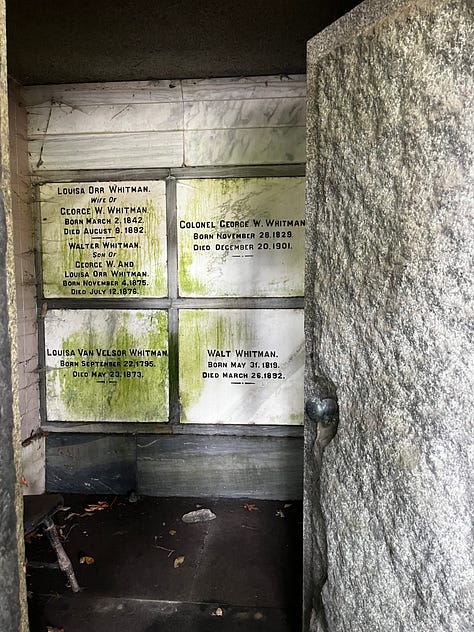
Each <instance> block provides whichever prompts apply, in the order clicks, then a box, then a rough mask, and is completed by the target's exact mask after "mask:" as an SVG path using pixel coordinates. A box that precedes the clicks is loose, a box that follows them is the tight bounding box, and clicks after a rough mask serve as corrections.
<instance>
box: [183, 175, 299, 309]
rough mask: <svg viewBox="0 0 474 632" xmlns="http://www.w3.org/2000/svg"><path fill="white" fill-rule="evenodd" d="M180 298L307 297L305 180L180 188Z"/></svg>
mask: <svg viewBox="0 0 474 632" xmlns="http://www.w3.org/2000/svg"><path fill="white" fill-rule="evenodd" d="M177 208H178V258H179V293H180V295H181V296H189V297H191V296H193V297H199V296H209V297H211V296H215V297H218V296H222V297H226V296H236V297H237V296H244V297H245V296H249V297H259V296H302V295H303V269H304V225H305V219H304V178H229V179H224V178H222V179H211V180H186V181H180V182H178V183H177Z"/></svg>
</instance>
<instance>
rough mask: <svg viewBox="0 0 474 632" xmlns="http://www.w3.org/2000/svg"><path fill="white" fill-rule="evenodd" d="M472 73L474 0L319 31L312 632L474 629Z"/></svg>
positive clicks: (444, 0) (427, 5)
mask: <svg viewBox="0 0 474 632" xmlns="http://www.w3.org/2000/svg"><path fill="white" fill-rule="evenodd" d="M473 68H474V5H473V3H472V1H471V0H437V1H434V0H433V1H430V0H410V1H407V0H389V1H386V0H384V1H379V0H368V1H366V2H364V3H362V4H361V5H360V6H359V7H358V8H357V9H355V10H354V11H353V12H352V13H351V14H348V15H347V16H346V17H345V18H343V19H342V20H341V21H339V22H338V23H336V24H334V25H333V26H332V27H330V28H329V29H328V30H327V31H325V32H323V33H322V34H320V35H318V36H317V37H315V38H314V39H313V40H312V41H311V42H310V44H309V64H308V92H309V95H308V96H309V105H308V125H309V130H308V131H309V133H308V178H309V185H308V199H307V202H308V220H307V276H306V292H307V314H306V315H307V324H306V328H307V331H306V334H307V339H308V343H307V344H308V349H307V352H308V354H307V357H308V361H307V376H306V398H307V401H309V406H308V412H309V413H310V414H309V415H308V419H307V430H306V440H305V442H306V448H305V449H306V498H305V504H306V523H305V569H306V573H305V575H306V580H305V630H308V629H309V630H311V631H318V632H323V631H324V632H375V631H377V632H393V631H394V630H397V631H398V632H403V631H406V632H461V631H462V632H467V631H468V630H472V629H473V626H474V622H473V620H472V618H471V617H472V615H470V604H471V603H472V594H473V593H472V588H473V582H472V580H473V574H472V552H473V550H474V547H473V542H472V533H471V531H470V527H471V522H470V516H469V512H470V510H471V509H472V496H470V492H472V474H471V473H470V469H469V457H470V455H472V411H473V410H474V368H473V367H474V362H473V359H474V346H473V337H472V329H473V322H474V321H473V306H474V290H473V284H472V264H473V253H474V240H473V234H472V228H473V224H474V160H473V158H474V77H473ZM336 393H337V399H338V404H339V419H337V418H336V415H333V416H332V417H331V416H329V417H326V418H324V415H323V417H321V410H322V409H323V408H324V406H323V405H322V404H321V400H322V399H325V400H326V403H327V401H328V399H329V398H332V399H334V398H335V397H336ZM318 414H319V417H318ZM318 418H319V419H320V421H319V422H318Z"/></svg>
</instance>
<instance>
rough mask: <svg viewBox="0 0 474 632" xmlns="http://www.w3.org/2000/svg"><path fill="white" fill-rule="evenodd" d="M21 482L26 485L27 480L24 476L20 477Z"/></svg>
mask: <svg viewBox="0 0 474 632" xmlns="http://www.w3.org/2000/svg"><path fill="white" fill-rule="evenodd" d="M21 484H22V485H24V486H25V487H28V481H27V480H26V478H25V477H24V476H22V477H21Z"/></svg>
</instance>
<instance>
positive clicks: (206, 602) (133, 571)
mask: <svg viewBox="0 0 474 632" xmlns="http://www.w3.org/2000/svg"><path fill="white" fill-rule="evenodd" d="M64 501H65V506H66V507H68V509H66V510H65V511H62V512H60V513H58V514H57V515H56V517H55V522H56V524H57V525H58V532H59V534H60V536H61V538H62V539H63V541H64V547H65V549H66V551H67V553H68V554H69V556H70V558H71V561H72V563H73V566H74V569H75V571H76V575H77V579H78V582H79V585H80V586H81V592H80V593H77V594H73V593H72V592H71V590H70V588H68V586H67V585H66V577H65V575H64V574H63V573H62V572H61V571H60V570H58V569H52V568H36V567H33V566H28V571H27V583H28V591H29V602H30V627H31V632H46V631H47V630H49V631H50V632H53V631H54V632H56V630H64V632H104V631H110V632H121V631H127V632H155V631H156V632H158V631H160V632H168V631H169V632H171V631H173V632H176V631H178V632H188V631H189V632H191V631H192V632H207V631H208V630H209V631H213V630H214V629H216V630H217V629H219V630H221V631H222V632H230V631H233V630H246V631H248V632H252V631H253V630H260V631H262V632H266V631H267V630H268V631H269V630H271V631H272V632H298V631H299V630H300V629H301V620H300V611H301V557H302V552H301V541H302V534H301V531H302V527H301V521H302V518H301V512H302V509H301V503H300V502H292V501H288V502H277V501H263V500H262V501H259V500H245V499H237V500H235V499H222V498H219V499H209V498H204V499H202V498H201V499H197V498H151V497H141V498H136V497H135V496H134V495H133V494H132V495H131V496H129V497H127V496H100V497H98V496H82V495H66V496H65V497H64ZM130 501H134V502H130ZM100 503H101V504H100ZM200 508H209V509H211V510H212V511H213V512H214V513H215V515H216V518H215V519H214V520H212V521H208V522H198V523H192V524H187V523H185V522H183V521H182V519H181V518H182V516H183V514H185V513H187V512H189V511H193V510H196V509H200ZM28 539H29V540H30V542H29V543H27V550H26V552H27V559H28V562H33V563H34V562H41V563H44V562H47V563H48V562H49V563H51V562H54V561H55V555H54V552H53V551H52V549H51V547H50V545H49V543H48V541H47V540H46V538H45V537H33V538H28ZM48 626H49V627H48Z"/></svg>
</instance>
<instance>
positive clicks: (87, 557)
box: [79, 555, 95, 565]
mask: <svg viewBox="0 0 474 632" xmlns="http://www.w3.org/2000/svg"><path fill="white" fill-rule="evenodd" d="M94 562H95V559H94V558H93V557H91V556H90V555H83V556H82V557H80V558H79V563H80V564H88V565H90V564H93V563H94Z"/></svg>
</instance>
